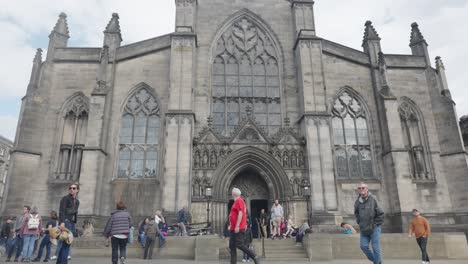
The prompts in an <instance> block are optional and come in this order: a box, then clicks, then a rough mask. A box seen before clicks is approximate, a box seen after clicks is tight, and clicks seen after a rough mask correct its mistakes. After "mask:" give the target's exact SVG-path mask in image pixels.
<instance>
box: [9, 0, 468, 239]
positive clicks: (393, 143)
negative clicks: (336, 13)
mask: <svg viewBox="0 0 468 264" xmlns="http://www.w3.org/2000/svg"><path fill="white" fill-rule="evenodd" d="M175 2H176V7H177V8H176V12H177V14H176V29H175V32H174V33H172V34H168V35H164V36H158V37H155V38H152V39H148V40H143V41H141V42H136V43H132V44H128V45H121V43H122V32H121V30H120V25H119V16H118V15H117V14H113V15H112V18H111V20H110V22H109V23H108V25H107V27H106V28H105V30H104V33H103V45H102V47H90V48H77V47H68V46H67V42H68V39H69V30H68V26H67V17H66V15H65V14H63V13H62V14H60V17H59V19H58V21H57V24H56V25H55V27H54V29H53V30H52V32H51V34H50V35H49V38H50V42H49V47H48V50H47V57H46V58H45V60H44V59H43V58H42V50H40V49H38V51H37V53H36V56H35V58H34V61H33V68H32V74H31V78H30V83H29V86H28V89H27V93H26V96H25V97H24V98H23V104H22V110H21V116H20V122H19V128H18V134H17V142H16V145H15V148H14V150H13V154H12V165H11V166H12V167H11V168H12V169H11V174H10V175H11V180H10V182H9V187H8V190H9V191H8V199H7V201H6V204H5V210H6V212H7V213H13V212H16V211H17V210H19V208H21V206H22V205H23V204H24V203H33V204H35V205H37V206H38V207H39V209H40V211H41V212H43V213H45V212H47V211H49V210H51V209H56V208H57V207H58V202H59V199H60V197H62V196H63V195H64V194H66V193H67V191H68V190H67V186H68V184H70V183H71V182H74V181H78V182H79V183H80V185H81V191H80V200H81V207H80V217H81V218H93V219H96V220H97V221H98V220H101V219H103V218H105V217H106V216H108V215H109V213H110V212H111V211H112V210H113V209H114V204H115V202H116V201H118V200H121V199H123V200H125V201H126V202H127V204H128V207H129V210H130V211H131V212H132V214H133V215H135V216H137V217H138V216H146V215H149V214H152V213H153V212H154V211H155V210H156V209H163V210H164V211H165V212H166V213H167V214H170V213H173V212H176V211H177V210H179V209H180V208H181V207H182V206H185V205H187V206H189V208H190V211H191V213H192V217H193V221H194V222H203V221H206V220H208V219H207V217H209V218H210V219H209V220H210V221H211V222H213V223H214V225H215V227H216V228H217V229H220V228H221V227H222V225H223V223H224V222H225V219H226V217H227V215H228V208H229V204H230V203H229V199H230V189H231V188H232V187H234V186H236V187H239V188H240V189H241V190H242V191H243V195H244V197H245V198H246V201H247V204H248V207H249V209H250V210H251V213H252V214H253V215H254V216H255V215H256V214H257V213H258V211H259V210H260V209H261V208H269V207H270V206H271V204H272V201H273V200H274V199H279V200H280V201H281V202H282V204H283V206H284V208H285V211H286V213H287V214H290V215H292V216H293V218H294V219H295V220H296V222H299V221H301V220H303V219H306V218H309V219H310V220H311V223H312V227H313V229H314V230H316V231H332V230H335V229H336V224H337V223H339V222H341V221H343V219H344V220H348V221H351V219H352V218H353V204H354V201H355V199H356V198H357V193H356V190H355V189H356V186H357V184H358V183H359V182H361V181H365V182H367V183H369V186H370V189H371V191H372V192H373V193H374V194H375V195H376V196H377V197H378V199H379V201H380V202H381V204H382V206H383V208H384V209H385V211H386V215H387V217H386V224H385V228H386V229H387V230H388V231H402V229H403V228H405V227H406V226H407V225H408V222H409V220H410V217H411V210H412V209H413V208H419V209H421V210H422V211H423V212H424V213H425V215H426V216H427V217H428V218H430V220H431V222H432V224H433V226H434V228H435V229H439V230H440V229H464V228H465V227H466V226H467V225H468V194H467V192H466V189H467V188H468V163H467V153H466V151H465V148H464V145H463V141H462V137H461V134H460V127H459V123H458V118H457V115H456V110H455V105H454V103H453V101H452V99H451V96H450V91H449V87H448V85H447V80H446V77H445V67H444V65H443V63H442V60H441V58H440V57H437V58H436V59H435V65H434V66H432V63H431V61H432V59H431V57H430V56H429V52H428V43H427V42H426V40H425V39H424V37H423V34H422V33H421V31H420V28H419V26H418V24H416V23H414V24H412V25H411V27H409V31H408V32H409V33H410V43H409V46H410V49H411V53H410V54H391V53H389V52H388V51H385V50H382V48H381V45H380V43H381V37H380V36H379V35H378V33H377V30H376V29H375V28H374V26H373V25H372V23H371V22H370V21H368V22H366V23H365V26H364V37H363V42H362V50H355V49H352V48H349V47H346V46H343V45H340V44H338V43H334V42H332V41H329V40H326V39H323V38H321V37H320V36H319V35H317V34H316V26H315V22H314V2H313V1H311V0H300V1H296V0H289V1H286V0H257V1H218V0H198V1H197V0H176V1H175ZM213 10H217V11H216V12H213ZM441 34H442V32H441ZM96 37H99V36H96ZM358 37H360V36H356V38H358ZM398 38H399V39H403V38H401V37H398ZM25 186H27V187H25ZM25 189H27V191H25ZM207 207H208V208H209V210H207V209H208V208H207Z"/></svg>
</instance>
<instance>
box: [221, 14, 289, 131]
mask: <svg viewBox="0 0 468 264" xmlns="http://www.w3.org/2000/svg"><path fill="white" fill-rule="evenodd" d="M214 53H215V54H214V58H215V59H214V61H213V82H212V96H213V109H212V112H213V113H212V116H213V126H214V128H215V129H217V130H218V131H219V132H221V133H222V134H223V135H229V134H230V133H231V132H232V130H233V129H234V128H235V127H236V126H237V125H238V124H239V121H240V118H241V113H243V112H245V111H246V109H247V107H250V109H251V111H252V114H253V116H254V117H255V118H256V120H257V122H258V123H259V124H260V125H261V126H264V127H265V128H266V131H268V133H270V134H274V133H276V132H277V131H278V129H279V128H280V126H281V104H280V103H281V99H280V83H279V69H278V59H277V54H276V51H275V48H274V46H273V42H272V40H271V39H270V38H269V37H268V36H267V35H266V34H265V32H263V31H262V30H261V29H260V28H259V27H257V26H256V25H255V24H254V23H253V22H252V21H251V20H250V19H249V18H247V17H242V18H240V19H238V20H237V21H236V22H234V23H233V25H232V26H231V27H230V28H229V29H228V30H226V31H225V32H224V33H223V34H222V36H221V37H220V38H219V40H218V42H217V44H216V49H215V51H214Z"/></svg>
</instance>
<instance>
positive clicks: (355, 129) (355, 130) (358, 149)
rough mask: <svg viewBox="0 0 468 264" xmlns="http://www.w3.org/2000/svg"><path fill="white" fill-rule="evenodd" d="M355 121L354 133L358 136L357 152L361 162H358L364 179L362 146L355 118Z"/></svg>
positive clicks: (354, 118)
mask: <svg viewBox="0 0 468 264" xmlns="http://www.w3.org/2000/svg"><path fill="white" fill-rule="evenodd" d="M353 121H354V133H355V135H356V150H357V153H358V158H359V161H358V165H359V171H360V175H361V179H364V172H363V170H362V153H361V144H360V142H359V134H358V126H357V122H356V117H353Z"/></svg>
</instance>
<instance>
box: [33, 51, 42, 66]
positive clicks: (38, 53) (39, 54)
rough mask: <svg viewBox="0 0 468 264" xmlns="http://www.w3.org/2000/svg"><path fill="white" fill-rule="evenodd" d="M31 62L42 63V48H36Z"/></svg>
mask: <svg viewBox="0 0 468 264" xmlns="http://www.w3.org/2000/svg"><path fill="white" fill-rule="evenodd" d="M33 63H42V49H41V48H38V49H37V50H36V55H35V56H34V60H33Z"/></svg>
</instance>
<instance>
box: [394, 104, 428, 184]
mask: <svg viewBox="0 0 468 264" xmlns="http://www.w3.org/2000/svg"><path fill="white" fill-rule="evenodd" d="M398 112H399V113H400V121H401V128H402V133H403V142H404V144H405V148H406V149H407V151H408V155H409V161H410V166H411V174H412V177H413V179H415V180H430V179H431V177H430V174H429V170H428V166H427V163H428V162H427V159H426V147H425V141H424V138H423V134H424V132H423V127H422V124H421V119H420V117H419V116H418V112H417V110H416V105H413V104H412V103H410V102H408V101H406V100H404V101H403V102H402V103H401V104H400V106H399V108H398Z"/></svg>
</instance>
